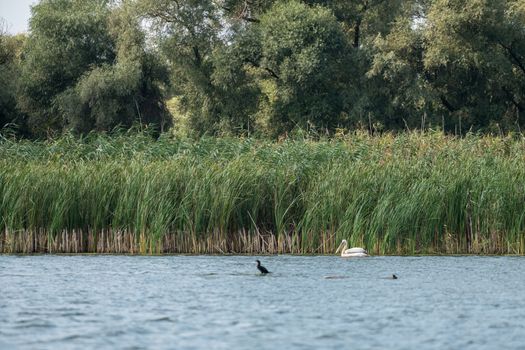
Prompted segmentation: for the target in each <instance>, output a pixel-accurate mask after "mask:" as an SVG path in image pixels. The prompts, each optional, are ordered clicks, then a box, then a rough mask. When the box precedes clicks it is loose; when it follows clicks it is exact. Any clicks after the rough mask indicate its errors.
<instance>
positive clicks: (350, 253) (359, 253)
mask: <svg viewBox="0 0 525 350" xmlns="http://www.w3.org/2000/svg"><path fill="white" fill-rule="evenodd" d="M346 247H348V242H347V241H346V239H343V241H342V242H341V244H340V245H339V248H337V250H336V251H335V252H336V253H338V252H339V249H341V257H342V258H353V257H363V256H368V252H367V251H366V250H364V249H363V248H359V247H355V248H350V249H346Z"/></svg>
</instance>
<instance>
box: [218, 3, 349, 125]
mask: <svg viewBox="0 0 525 350" xmlns="http://www.w3.org/2000/svg"><path fill="white" fill-rule="evenodd" d="M229 52H230V53H229V54H230V56H231V57H234V58H233V59H231V60H230V61H229V62H230V64H229V65H223V66H222V69H226V70H227V71H229V72H230V76H233V77H235V76H239V74H242V75H243V77H251V79H253V81H255V82H256V84H257V86H258V87H259V91H260V97H259V101H258V112H257V115H256V122H257V124H258V126H259V128H262V129H264V130H266V132H269V133H271V134H279V133H282V132H285V131H289V130H291V129H293V128H295V127H301V128H308V127H309V126H312V125H313V126H316V127H323V128H329V129H333V128H335V127H336V126H337V125H338V124H339V122H340V113H341V111H342V110H343V109H344V106H345V103H346V102H347V100H346V97H347V83H348V82H349V81H350V79H351V74H350V73H351V69H352V60H351V59H352V53H351V51H350V47H349V46H348V45H347V40H346V37H345V34H344V32H343V30H342V28H341V25H340V24H339V23H338V22H337V20H336V18H335V17H334V16H333V14H332V13H331V12H330V11H329V10H328V9H326V8H323V7H320V6H314V7H308V6H307V5H305V4H302V3H300V2H298V1H287V2H279V3H277V4H275V5H274V6H272V8H271V9H270V10H268V11H267V12H266V13H264V15H262V16H261V17H260V21H259V22H258V23H257V24H254V25H251V26H249V27H247V28H246V29H245V30H244V31H242V32H240V33H239V35H238V37H236V38H235V41H234V43H233V44H232V46H231V48H229ZM239 72H240V73H239ZM235 74H237V75H235ZM223 76H224V74H223ZM243 81H246V79H245V78H243ZM225 85H229V86H232V84H225Z"/></svg>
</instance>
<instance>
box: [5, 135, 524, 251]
mask: <svg viewBox="0 0 525 350" xmlns="http://www.w3.org/2000/svg"><path fill="white" fill-rule="evenodd" d="M524 237H525V141H524V140H523V139H522V138H517V137H510V136H508V137H488V136H476V135H469V136H467V137H465V138H461V139H460V138H454V137H448V136H444V135H442V134H440V133H427V134H419V133H406V134H401V135H397V136H394V135H391V134H386V135H383V136H377V137H373V136H369V135H367V134H362V133H355V134H352V135H347V136H342V137H339V138H336V139H332V140H317V141H314V140H309V139H306V140H286V141H283V142H270V141H264V140H256V139H240V138H203V139H200V140H184V139H170V138H168V137H163V138H161V139H159V140H153V139H152V138H151V137H149V136H148V135H137V134H128V135H126V134H120V135H117V136H113V137H107V136H100V135H90V136H88V137H86V138H83V139H78V138H74V137H72V136H64V137H62V138H60V139H57V140H52V141H42V142H29V141H12V140H9V139H1V141H0V252H10V253H14V252H28V253H29V252H116V253H142V254H160V253H176V252H180V253H232V252H237V253H278V252H281V253H288V252H292V253H332V252H333V251H334V250H335V248H336V247H337V244H338V243H339V242H340V240H341V239H347V240H349V243H350V244H351V245H359V246H364V247H366V248H368V249H369V250H370V251H371V252H372V253H373V254H415V253H430V254H434V253H435V254H440V253H498V254H501V253H510V254H523V253H524V249H525V239H524Z"/></svg>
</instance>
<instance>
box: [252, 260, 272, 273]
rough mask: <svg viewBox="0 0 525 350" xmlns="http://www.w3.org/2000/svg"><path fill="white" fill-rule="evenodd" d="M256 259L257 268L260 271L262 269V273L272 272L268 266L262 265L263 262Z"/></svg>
mask: <svg viewBox="0 0 525 350" xmlns="http://www.w3.org/2000/svg"><path fill="white" fill-rule="evenodd" d="M255 261H257V269H258V270H259V271H261V273H262V274H263V275H265V274H267V273H270V271H268V270H267V269H266V267H264V266H262V265H261V262H260V261H259V260H255Z"/></svg>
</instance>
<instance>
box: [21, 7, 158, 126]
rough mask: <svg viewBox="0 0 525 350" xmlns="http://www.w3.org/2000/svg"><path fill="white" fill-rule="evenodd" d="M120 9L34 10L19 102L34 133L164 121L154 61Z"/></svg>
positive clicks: (133, 23)
mask: <svg viewBox="0 0 525 350" xmlns="http://www.w3.org/2000/svg"><path fill="white" fill-rule="evenodd" d="M124 6H125V4H122V5H121V7H118V8H114V7H113V6H112V5H111V3H110V1H109V0H88V1H84V0H42V1H41V2H40V3H39V4H38V5H36V6H34V7H33V8H32V17H31V20H30V35H29V38H28V43H27V47H26V50H25V60H24V62H23V64H22V74H21V86H20V92H19V98H18V104H19V106H20V107H21V109H22V110H23V111H24V112H26V113H27V114H28V116H29V119H28V124H29V126H30V128H31V130H32V132H33V133H34V134H35V135H37V136H43V135H46V134H48V133H49V132H60V131H61V130H63V129H64V128H72V129H73V130H75V131H78V132H87V131H89V130H110V129H111V128H113V127H115V126H117V125H122V126H131V124H132V123H134V122H145V123H148V122H154V123H155V124H157V125H160V124H162V123H163V118H165V117H164V115H165V108H164V107H163V102H162V99H161V96H160V89H159V84H161V83H162V81H160V80H159V75H161V73H160V72H159V69H160V68H159V66H158V64H159V63H158V62H155V60H154V59H152V56H151V54H149V53H147V52H146V51H145V48H144V38H143V36H142V34H141V33H140V29H139V28H140V27H139V24H138V21H137V20H134V19H133V18H132V16H130V13H129V11H128V12H126V11H125V10H124Z"/></svg>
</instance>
